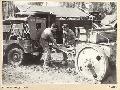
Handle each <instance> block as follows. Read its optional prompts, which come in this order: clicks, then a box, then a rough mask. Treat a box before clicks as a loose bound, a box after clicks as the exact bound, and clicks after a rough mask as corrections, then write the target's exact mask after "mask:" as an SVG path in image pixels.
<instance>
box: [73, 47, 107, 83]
mask: <svg viewBox="0 0 120 90" xmlns="http://www.w3.org/2000/svg"><path fill="white" fill-rule="evenodd" d="M76 59H77V60H76V62H75V63H76V68H77V71H78V73H81V74H82V75H83V76H84V77H86V78H89V79H94V80H97V81H101V80H102V79H103V78H104V77H105V75H106V73H107V69H108V58H107V56H106V54H105V53H104V52H103V50H101V49H98V48H92V47H85V48H84V49H82V50H81V51H80V52H79V53H78V55H77V58H76Z"/></svg>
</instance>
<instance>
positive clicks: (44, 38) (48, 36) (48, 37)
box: [40, 24, 59, 67]
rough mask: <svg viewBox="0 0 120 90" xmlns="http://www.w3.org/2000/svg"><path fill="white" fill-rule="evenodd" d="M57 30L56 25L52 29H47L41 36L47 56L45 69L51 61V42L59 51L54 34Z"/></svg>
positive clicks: (41, 43) (41, 42)
mask: <svg viewBox="0 0 120 90" xmlns="http://www.w3.org/2000/svg"><path fill="white" fill-rule="evenodd" d="M56 29H57V27H56V25H55V24H52V25H51V27H50V28H46V29H45V30H44V31H43V32H42V34H41V36H40V45H41V46H42V48H43V50H44V54H45V59H44V65H43V66H44V67H48V63H49V60H50V59H51V52H50V47H49V42H50V41H51V42H52V43H53V44H54V46H55V48H56V49H59V47H58V45H57V43H56V41H55V39H54V37H53V34H52V32H54V31H55V30H56Z"/></svg>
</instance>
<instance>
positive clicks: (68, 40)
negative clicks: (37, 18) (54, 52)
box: [62, 24, 76, 46]
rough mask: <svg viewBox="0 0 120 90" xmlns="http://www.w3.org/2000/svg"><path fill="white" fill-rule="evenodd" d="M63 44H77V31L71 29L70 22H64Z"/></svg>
mask: <svg viewBox="0 0 120 90" xmlns="http://www.w3.org/2000/svg"><path fill="white" fill-rule="evenodd" d="M62 28H63V45H65V46H68V45H72V46H75V38H76V37H75V33H74V32H73V31H72V30H71V29H69V26H68V24H63V26H62Z"/></svg>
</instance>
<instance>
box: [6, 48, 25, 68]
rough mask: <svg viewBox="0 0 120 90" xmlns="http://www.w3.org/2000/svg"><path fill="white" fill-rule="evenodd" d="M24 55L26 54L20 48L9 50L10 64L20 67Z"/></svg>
mask: <svg viewBox="0 0 120 90" xmlns="http://www.w3.org/2000/svg"><path fill="white" fill-rule="evenodd" d="M23 54H24V52H23V50H22V49H20V48H13V49H11V50H9V51H8V53H7V59H8V64H10V65H14V66H19V65H20V64H21V63H22V61H23Z"/></svg>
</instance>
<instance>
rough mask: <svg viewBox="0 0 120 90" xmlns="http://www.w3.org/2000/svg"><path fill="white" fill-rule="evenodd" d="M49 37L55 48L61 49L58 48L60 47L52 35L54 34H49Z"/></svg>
mask: <svg viewBox="0 0 120 90" xmlns="http://www.w3.org/2000/svg"><path fill="white" fill-rule="evenodd" d="M49 37H50V39H51V41H52V42H53V43H54V45H55V48H57V49H59V47H58V45H57V43H56V41H55V39H54V37H53V34H52V33H51V34H49Z"/></svg>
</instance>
